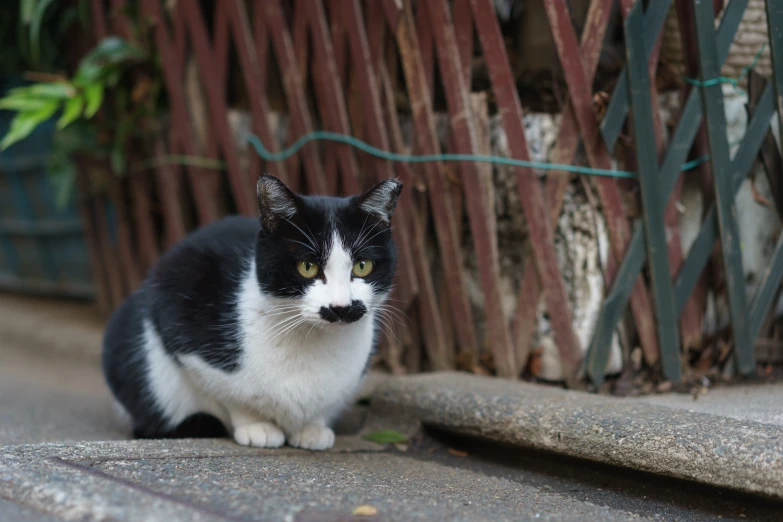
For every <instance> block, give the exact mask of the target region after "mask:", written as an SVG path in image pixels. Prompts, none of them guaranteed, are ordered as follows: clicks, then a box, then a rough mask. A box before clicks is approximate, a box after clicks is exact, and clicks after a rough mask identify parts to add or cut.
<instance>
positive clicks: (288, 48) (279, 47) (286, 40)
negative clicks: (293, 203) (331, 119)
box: [260, 0, 327, 194]
mask: <svg viewBox="0 0 783 522" xmlns="http://www.w3.org/2000/svg"><path fill="white" fill-rule="evenodd" d="M260 5H261V6H262V9H263V10H264V16H265V20H266V28H267V30H268V31H269V34H270V35H271V37H272V46H273V48H274V50H275V56H277V63H278V64H279V65H280V74H281V76H282V81H283V90H284V91H285V96H286V101H287V102H288V111H289V115H290V118H291V121H290V124H291V132H290V133H289V134H290V135H289V142H293V141H294V140H296V139H298V138H299V137H300V136H303V135H305V134H307V133H309V132H312V131H313V122H312V119H311V117H310V110H309V108H308V106H307V99H306V97H305V93H304V86H303V85H302V83H301V78H302V76H301V74H300V72H299V67H298V65H297V62H296V56H295V55H294V48H293V43H292V41H291V34H290V32H289V31H288V27H287V25H286V23H285V18H284V17H283V10H282V7H281V4H280V2H279V0H265V1H263V2H261V4H260ZM300 154H301V156H302V158H303V160H304V166H305V174H306V177H307V183H308V185H309V187H310V190H312V191H313V192H315V193H318V194H325V193H326V191H327V190H326V176H325V175H324V172H323V168H322V163H321V158H320V154H319V152H318V147H317V146H316V145H314V144H310V145H308V146H306V147H305V148H304V149H302V151H301V153H300Z"/></svg>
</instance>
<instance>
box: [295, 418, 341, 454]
mask: <svg viewBox="0 0 783 522" xmlns="http://www.w3.org/2000/svg"><path fill="white" fill-rule="evenodd" d="M288 444H290V445H291V446H294V447H295V448H302V449H308V450H315V451H323V450H327V449H329V448H331V447H332V446H334V432H333V431H332V430H331V429H329V428H327V427H326V426H319V425H318V424H308V425H307V426H305V427H304V428H302V430H300V431H298V432H296V433H292V434H291V436H290V437H288Z"/></svg>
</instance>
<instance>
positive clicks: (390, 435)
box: [362, 430, 408, 444]
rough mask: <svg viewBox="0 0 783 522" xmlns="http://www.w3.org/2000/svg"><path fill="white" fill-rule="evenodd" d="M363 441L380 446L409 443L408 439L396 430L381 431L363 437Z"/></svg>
mask: <svg viewBox="0 0 783 522" xmlns="http://www.w3.org/2000/svg"><path fill="white" fill-rule="evenodd" d="M362 438H363V439H365V440H369V441H370V442H377V443H378V444H398V443H402V442H408V437H406V436H405V435H403V434H402V433H400V432H399V431H394V430H381V431H376V432H374V433H368V434H367V435H364V436H362Z"/></svg>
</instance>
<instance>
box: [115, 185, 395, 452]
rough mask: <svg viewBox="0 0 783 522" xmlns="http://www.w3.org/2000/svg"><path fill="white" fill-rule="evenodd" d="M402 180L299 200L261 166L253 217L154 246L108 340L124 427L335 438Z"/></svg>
mask: <svg viewBox="0 0 783 522" xmlns="http://www.w3.org/2000/svg"><path fill="white" fill-rule="evenodd" d="M401 190H402V184H401V183H400V182H399V181H397V180H387V181H383V182H381V183H379V184H378V185H376V186H375V187H374V188H372V189H371V190H370V191H368V192H367V193H365V194H363V195H360V196H353V197H348V198H337V197H326V196H301V195H297V194H294V193H293V192H292V191H291V190H290V189H289V188H288V187H287V186H286V185H285V184H283V183H282V182H281V181H280V180H278V179H276V178H274V177H272V176H268V175H262V176H261V177H260V178H259V180H258V184H257V195H258V206H259V210H260V221H259V220H258V219H253V218H243V217H231V218H225V219H223V220H221V221H218V222H216V223H214V224H211V225H208V226H206V227H204V228H202V229H200V230H198V231H196V232H194V233H192V234H191V235H189V236H188V237H186V238H185V239H184V240H183V241H182V242H181V243H179V244H178V245H175V246H174V247H173V248H172V249H171V250H170V251H168V252H167V253H166V254H164V255H163V256H162V257H161V258H160V260H159V261H158V262H157V264H156V266H155V267H154V268H153V269H152V270H151V271H150V273H149V275H148V277H147V279H146V281H145V282H144V284H143V285H142V286H141V287H140V289H139V290H138V291H136V292H135V293H134V294H132V295H131V296H130V297H128V299H127V300H126V301H125V302H124V303H123V304H122V305H121V306H120V307H119V308H118V309H117V310H116V311H115V312H114V314H113V315H112V317H111V319H110V321H109V323H108V326H107V329H106V334H105V338H104V345H103V370H104V374H105V376H106V380H107V382H108V384H109V387H110V388H111V390H112V392H113V393H114V396H115V398H116V399H117V401H118V402H119V403H120V405H121V406H122V408H123V409H124V410H125V411H126V412H127V413H128V414H129V416H130V418H131V419H132V423H133V430H134V435H135V436H136V437H139V438H163V437H211V436H222V435H225V434H227V433H232V434H233V437H234V439H235V440H236V441H237V442H238V443H239V444H243V445H250V446H257V447H279V446H282V445H283V444H284V443H285V442H286V441H287V442H288V444H289V445H291V446H296V447H301V448H306V449H311V450H324V449H327V448H329V447H331V446H332V445H333V444H334V432H333V431H332V430H331V429H330V427H329V425H330V422H331V421H332V420H333V419H335V417H336V416H337V415H338V414H339V413H340V411H341V409H342V408H343V407H344V406H345V405H346V402H347V401H348V400H350V399H351V398H352V396H353V394H354V393H355V392H356V390H357V388H358V386H359V384H360V381H361V379H362V377H363V375H364V374H365V372H366V370H367V367H368V364H369V359H370V356H371V354H372V351H373V348H374V343H375V338H376V329H377V324H376V322H377V319H378V318H379V314H381V313H382V312H383V308H384V306H385V305H384V302H385V301H386V299H387V298H388V296H389V293H390V291H391V287H392V278H393V276H394V271H395V266H396V249H395V245H394V242H393V240H392V234H391V217H392V213H393V212H394V208H395V206H396V204H397V199H398V197H399V194H400V191H401Z"/></svg>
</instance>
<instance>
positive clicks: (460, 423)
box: [373, 373, 783, 499]
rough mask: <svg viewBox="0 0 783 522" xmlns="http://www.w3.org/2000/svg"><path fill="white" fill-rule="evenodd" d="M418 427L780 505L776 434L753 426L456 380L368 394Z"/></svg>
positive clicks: (781, 458) (405, 383)
mask: <svg viewBox="0 0 783 522" xmlns="http://www.w3.org/2000/svg"><path fill="white" fill-rule="evenodd" d="M377 403H380V405H381V406H383V407H387V408H391V409H394V408H397V409H400V410H402V411H404V412H405V413H406V414H410V415H415V416H416V417H418V418H419V419H421V421H422V422H423V423H424V424H425V425H431V426H436V427H439V428H442V429H446V430H449V431H452V432H455V433H460V434H464V435H472V436H478V437H482V438H484V439H488V440H492V441H496V442H503V443H508V444H512V445H517V446H524V447H528V448H533V449H541V450H547V451H552V452H556V453H559V454H563V455H568V456H571V457H578V458H583V459H588V460H592V461H596V462H601V463H605V464H611V465H617V466H623V467H628V468H632V469H636V470H640V471H647V472H652V473H656V474H659V475H664V476H671V477H676V478H681V479H686V480H693V481H696V482H701V483H705V484H709V485H714V486H720V487H725V488H730V489H734V490H738V491H742V492H746V493H754V494H761V495H765V496H769V497H773V498H776V499H783V430H781V429H780V428H778V427H775V426H770V425H766V424H761V423H757V422H752V421H740V420H735V419H730V418H727V417H721V416H717V415H709V414H704V413H693V412H688V411H685V410H680V409H673V408H668V407H665V406H658V405H653V404H646V403H642V402H634V401H629V400H622V399H617V398H610V397H602V396H597V395H589V394H586V393H581V392H573V391H566V390H562V389H556V388H551V387H543V386H535V385H531V384H525V383H520V382H513V381H507V380H502V379H496V378H486V377H479V376H474V375H469V374H460V373H436V374H425V375H416V376H406V377H399V378H394V379H390V380H388V381H386V382H384V383H382V384H380V385H379V386H378V387H377V388H376V389H375V392H374V394H373V406H375V405H376V404H377Z"/></svg>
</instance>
